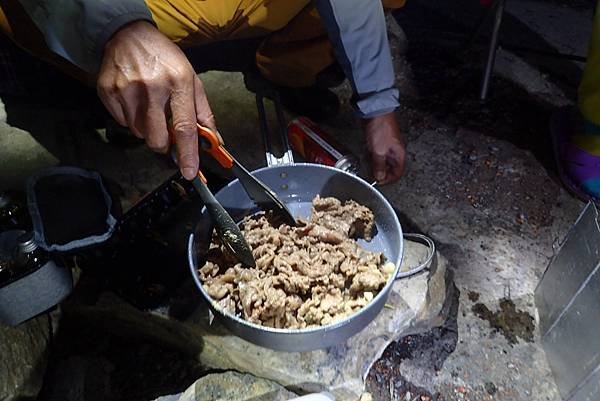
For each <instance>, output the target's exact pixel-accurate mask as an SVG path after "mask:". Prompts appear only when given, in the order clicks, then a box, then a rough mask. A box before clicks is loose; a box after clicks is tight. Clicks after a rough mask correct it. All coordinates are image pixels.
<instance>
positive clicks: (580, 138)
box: [571, 134, 600, 156]
mask: <svg viewBox="0 0 600 401" xmlns="http://www.w3.org/2000/svg"><path fill="white" fill-rule="evenodd" d="M571 141H572V142H573V144H574V145H576V146H577V147H579V148H580V149H583V150H585V151H586V152H587V153H590V154H592V155H594V156H600V136H598V135H586V134H579V135H573V137H572V138H571Z"/></svg>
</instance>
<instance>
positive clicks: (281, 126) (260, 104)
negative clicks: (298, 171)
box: [256, 90, 294, 167]
mask: <svg viewBox="0 0 600 401" xmlns="http://www.w3.org/2000/svg"><path fill="white" fill-rule="evenodd" d="M266 98H269V99H271V101H272V102H273V106H274V108H275V114H276V116H277V128H278V131H279V136H280V138H279V139H280V141H281V146H282V147H283V154H282V155H281V157H277V156H275V154H274V153H273V145H272V143H271V137H272V136H273V135H274V133H273V132H271V130H270V129H269V124H268V123H267V113H266V111H265V99H266ZM256 108H257V109H258V121H259V126H260V132H261V134H262V137H263V144H264V146H265V157H266V159H267V166H269V167H271V166H275V165H280V164H294V156H293V155H292V149H291V147H290V142H289V140H288V136H287V126H286V124H285V118H284V117H283V107H282V105H281V99H280V98H279V93H278V92H277V91H276V90H271V91H269V92H268V93H264V92H262V91H257V92H256Z"/></svg>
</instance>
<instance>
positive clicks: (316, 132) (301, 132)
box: [288, 117, 359, 174]
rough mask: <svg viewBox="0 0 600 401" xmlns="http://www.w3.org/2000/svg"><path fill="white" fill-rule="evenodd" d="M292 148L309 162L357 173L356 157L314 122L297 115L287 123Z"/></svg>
mask: <svg viewBox="0 0 600 401" xmlns="http://www.w3.org/2000/svg"><path fill="white" fill-rule="evenodd" d="M288 138H289V141H290V146H291V147H292V149H293V150H294V151H295V152H296V153H298V154H299V155H300V156H302V158H303V159H304V160H306V161H307V162H309V163H316V164H324V165H326V166H331V167H336V168H338V169H340V170H343V171H347V172H349V173H352V174H357V173H358V169H359V162H358V158H357V157H356V156H354V155H353V154H352V153H350V152H349V151H348V150H347V149H346V148H345V147H344V146H343V145H341V144H340V143H338V142H337V141H335V140H334V139H333V138H332V137H331V136H329V135H328V134H327V133H325V132H324V131H323V130H322V129H321V128H320V127H319V126H318V125H317V124H316V123H315V122H313V121H312V120H310V119H308V118H306V117H298V118H295V119H293V120H292V121H290V123H289V124H288Z"/></svg>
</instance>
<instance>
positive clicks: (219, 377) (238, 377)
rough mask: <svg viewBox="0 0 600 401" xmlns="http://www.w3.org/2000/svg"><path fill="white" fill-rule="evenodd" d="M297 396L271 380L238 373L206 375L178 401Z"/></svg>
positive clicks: (278, 400)
mask: <svg viewBox="0 0 600 401" xmlns="http://www.w3.org/2000/svg"><path fill="white" fill-rule="evenodd" d="M295 397H296V394H295V393H292V392H291V391H288V390H286V389H285V388H284V387H282V386H281V385H279V384H277V383H274V382H272V381H269V380H265V379H260V378H258V377H255V376H252V375H249V374H242V373H237V372H225V373H213V374H209V375H206V376H204V377H202V378H200V379H198V381H196V383H194V384H193V385H192V386H191V387H190V388H188V389H187V390H186V391H185V392H184V393H183V394H182V395H181V397H179V400H178V401H213V400H219V401H250V400H252V401H286V400H289V399H292V398H295Z"/></svg>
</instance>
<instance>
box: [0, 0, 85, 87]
mask: <svg viewBox="0 0 600 401" xmlns="http://www.w3.org/2000/svg"><path fill="white" fill-rule="evenodd" d="M0 31H1V32H2V33H3V34H4V35H6V36H7V37H8V38H10V39H11V40H12V41H13V42H14V43H15V44H16V45H17V46H19V47H20V48H22V49H24V50H25V51H26V52H28V53H29V54H31V55H33V56H34V57H36V58H38V59H41V60H43V61H45V62H47V63H49V64H51V65H53V66H55V67H57V68H59V69H60V70H61V71H63V72H64V73H66V74H67V75H70V76H71V77H73V78H76V79H77V80H79V81H81V82H83V83H85V84H87V85H89V86H93V83H94V78H93V77H92V76H91V75H89V74H87V73H86V72H84V71H83V70H81V69H80V68H78V67H77V66H75V65H73V64H72V63H70V62H69V61H67V60H65V59H64V58H62V57H60V56H58V55H56V54H55V53H53V52H51V51H50V50H49V49H48V47H47V46H46V42H45V40H44V36H43V35H42V33H41V32H40V31H39V29H38V28H37V27H36V25H35V24H34V22H33V21H32V20H31V18H29V15H27V13H26V12H25V10H24V9H23V7H22V6H21V4H20V3H19V2H18V1H17V0H4V1H2V2H1V3H0Z"/></svg>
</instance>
